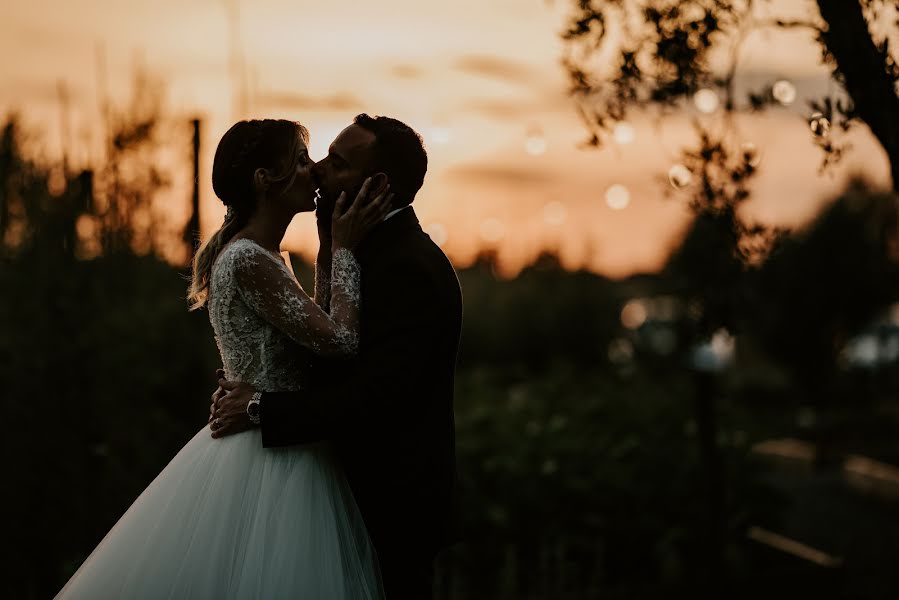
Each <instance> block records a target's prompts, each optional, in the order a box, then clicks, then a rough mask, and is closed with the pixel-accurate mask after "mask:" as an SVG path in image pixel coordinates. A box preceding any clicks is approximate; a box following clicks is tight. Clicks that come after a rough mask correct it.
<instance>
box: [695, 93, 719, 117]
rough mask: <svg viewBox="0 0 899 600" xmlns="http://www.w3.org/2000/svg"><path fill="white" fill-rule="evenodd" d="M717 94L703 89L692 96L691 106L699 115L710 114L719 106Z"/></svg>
mask: <svg viewBox="0 0 899 600" xmlns="http://www.w3.org/2000/svg"><path fill="white" fill-rule="evenodd" d="M720 103H721V102H720V100H719V99H718V92H716V91H715V90H712V89H709V88H703V89H701V90H699V91H697V92H696V93H695V94H693V104H695V105H696V108H697V110H699V112H701V113H705V114H711V113H713V112H715V111H716V110H718V105H719V104H720Z"/></svg>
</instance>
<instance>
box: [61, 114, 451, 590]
mask: <svg viewBox="0 0 899 600" xmlns="http://www.w3.org/2000/svg"><path fill="white" fill-rule="evenodd" d="M308 143H309V133H308V131H307V130H306V128H305V127H303V126H302V125H300V124H299V123H296V122H293V121H287V120H274V119H265V120H252V121H240V122H238V123H236V124H235V125H234V126H232V127H231V128H230V129H229V130H228V131H227V132H226V133H225V134H224V136H223V137H222V138H221V141H220V142H219V144H218V148H217V149H216V152H215V159H214V161H213V168H212V186H213V189H214V190H215V194H216V196H218V198H219V199H220V200H221V201H222V202H223V203H224V205H225V206H226V207H227V213H226V216H225V220H224V223H223V224H222V226H221V227H220V228H219V229H218V231H216V232H215V233H214V234H213V235H212V236H211V237H210V238H209V239H208V240H207V241H206V242H205V243H204V244H203V245H202V246H201V247H200V249H199V250H198V251H197V253H196V256H195V257H194V262H193V276H192V280H191V285H190V290H189V300H190V302H191V306H192V308H193V309H199V308H206V309H207V310H208V312H209V318H210V321H211V323H212V329H213V331H214V333H215V339H216V343H217V345H218V349H219V352H220V354H221V361H222V365H223V369H222V370H220V371H219V372H218V377H219V387H218V389H217V390H216V391H215V392H214V393H213V395H212V406H211V407H210V418H209V423H208V424H207V425H206V426H205V427H204V428H203V429H201V430H200V431H199V432H198V433H197V434H196V435H195V436H194V437H193V438H192V439H191V440H190V441H189V442H188V443H187V444H186V445H185V446H184V447H183V448H182V449H181V450H180V451H179V452H178V454H177V455H176V456H175V457H174V458H173V459H172V460H171V462H170V463H169V464H168V466H166V467H165V469H163V471H162V472H161V473H160V474H159V475H158V476H157V477H156V479H154V480H153V482H152V483H151V484H150V485H149V486H148V487H147V488H146V489H145V490H144V491H143V493H141V495H140V496H139V497H138V498H137V500H136V501H135V502H134V503H133V504H132V505H131V507H130V508H129V509H128V511H127V512H126V513H125V514H124V515H123V516H122V517H121V519H120V520H119V521H118V522H117V523H116V525H115V526H114V527H113V528H112V530H110V531H109V533H108V534H107V535H106V537H105V538H104V539H103V541H102V542H101V543H100V544H99V545H98V546H97V547H96V548H95V549H94V551H93V553H92V554H91V555H90V556H89V557H88V558H87V560H86V561H85V562H84V563H83V564H82V566H81V567H80V569H79V570H78V571H77V572H76V573H75V575H73V576H72V578H71V579H70V580H69V582H68V583H67V584H66V586H65V587H64V588H63V589H62V591H60V593H59V595H58V596H57V598H64V599H74V598H86V599H91V600H98V599H106V598H109V599H113V598H122V599H141V598H146V599H148V600H159V599H163V598H170V599H179V600H181V599H206V598H208V599H230V598H234V599H244V598H248V599H249V598H257V599H260V600H262V599H264V600H274V599H281V598H284V599H288V598H290V599H293V598H302V599H322V600H342V599H347V600H369V599H380V598H387V599H388V600H404V599H425V598H431V596H432V581H433V561H434V558H435V556H436V555H437V553H438V552H439V551H440V550H441V549H442V548H443V547H445V546H446V545H447V544H448V543H449V541H450V540H451V539H452V537H451V536H452V535H453V533H452V527H451V523H452V521H453V519H452V513H453V508H452V507H453V505H454V500H453V498H454V488H455V482H456V465H455V428H454V417H453V380H454V373H455V364H456V355H457V352H458V346H459V336H460V331H461V324H462V295H461V291H460V289H459V282H458V279H457V277H456V274H455V271H454V270H453V267H452V265H451V264H450V261H449V260H448V259H447V258H446V256H445V255H444V254H443V252H442V251H441V250H440V248H439V247H438V246H437V245H436V244H434V243H433V242H432V241H431V239H430V238H429V237H428V235H427V234H425V233H424V232H423V231H422V229H421V226H420V225H419V222H418V219H417V217H416V215H415V211H414V209H413V208H412V204H413V201H414V199H415V196H416V194H417V193H418V191H419V189H420V188H421V186H422V184H423V183H424V178H425V173H426V171H427V162H428V161H427V154H426V151H425V148H424V145H423V143H422V139H421V137H420V136H419V135H418V134H417V133H416V132H415V131H414V130H413V129H411V128H410V127H409V126H407V125H406V124H404V123H402V122H400V121H398V120H396V119H392V118H389V117H371V116H369V115H365V114H361V115H359V116H357V117H356V118H355V120H354V121H353V123H352V124H351V125H349V126H348V127H347V128H346V129H344V130H343V131H342V132H341V133H340V134H339V135H338V136H337V138H336V139H335V140H334V141H333V143H332V144H331V146H330V148H329V152H328V155H327V156H326V157H325V158H324V159H322V160H321V161H319V162H317V163H316V162H313V161H312V160H311V159H310V158H309V154H308V149H307V148H308ZM303 212H314V213H315V218H316V221H317V225H318V235H319V242H320V246H319V252H318V257H317V260H316V263H315V285H314V290H313V294H312V296H311V297H310V295H308V294H307V293H306V292H305V291H304V290H303V288H302V287H301V286H300V284H299V282H298V281H297V279H296V277H295V276H294V274H293V271H292V269H291V268H290V266H289V265H288V264H287V263H286V262H285V261H284V258H283V257H282V255H281V241H282V239H283V237H284V234H285V232H286V230H287V227H288V225H289V224H290V222H291V221H292V219H293V217H294V216H295V215H296V214H298V213H303Z"/></svg>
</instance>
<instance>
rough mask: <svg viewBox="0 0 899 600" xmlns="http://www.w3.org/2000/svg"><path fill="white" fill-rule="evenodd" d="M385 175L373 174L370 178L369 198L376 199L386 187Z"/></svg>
mask: <svg viewBox="0 0 899 600" xmlns="http://www.w3.org/2000/svg"><path fill="white" fill-rule="evenodd" d="M387 183H388V181H387V173H375V174H374V175H372V176H371V185H370V186H369V188H368V196H369V198H376V197H377V196H378V194H380V193H381V192H383V191H384V189H385V188H386V187H387Z"/></svg>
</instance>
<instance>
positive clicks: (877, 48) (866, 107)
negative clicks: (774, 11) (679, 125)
mask: <svg viewBox="0 0 899 600" xmlns="http://www.w3.org/2000/svg"><path fill="white" fill-rule="evenodd" d="M573 4H574V5H575V8H576V10H575V13H574V15H573V16H572V18H571V20H570V23H569V26H568V29H567V31H565V32H564V33H563V38H564V39H565V40H566V42H567V44H568V46H569V49H570V50H571V52H570V55H569V57H568V58H567V59H566V63H565V64H566V68H567V71H568V73H569V77H570V82H571V94H572V95H573V96H574V97H575V98H576V99H577V101H578V108H579V111H580V114H581V116H582V117H583V120H584V123H585V124H586V126H587V128H588V130H589V132H590V143H591V144H593V145H596V146H599V145H601V144H602V143H604V141H605V138H606V136H607V135H608V133H609V132H610V131H611V129H612V127H613V126H614V124H615V123H616V122H617V121H620V120H622V119H624V118H625V116H626V115H627V114H628V113H629V112H630V111H631V110H632V109H634V108H645V107H648V106H656V107H661V108H663V109H668V108H672V107H676V106H678V105H680V104H682V103H683V102H684V101H685V100H686V99H688V98H690V97H691V96H692V95H693V94H695V93H696V92H697V91H699V90H700V89H703V88H710V89H713V90H716V91H720V92H721V93H722V94H723V96H724V100H725V101H724V113H725V115H726V117H727V116H728V115H730V114H732V113H734V112H738V111H743V110H751V111H758V110H763V109H764V108H766V107H767V106H768V105H770V104H772V103H774V102H775V101H776V100H775V96H776V93H775V91H774V90H773V86H772V85H769V86H768V87H767V88H766V89H764V90H761V91H756V92H749V93H748V94H746V95H745V97H738V95H737V91H736V86H735V79H736V77H737V76H738V74H739V73H738V68H739V62H738V57H739V53H740V47H741V42H742V41H743V40H744V39H745V38H746V35H747V34H748V33H749V32H750V31H752V30H754V29H759V28H777V29H795V28H800V29H806V30H808V31H809V32H811V33H812V34H813V35H814V39H815V40H816V42H817V43H818V44H819V46H820V50H821V60H822V62H823V64H824V65H825V66H827V67H828V68H829V69H830V71H831V76H832V78H833V80H834V81H835V82H836V83H837V84H838V85H840V86H841V87H842V89H843V91H844V92H845V97H844V98H839V99H834V98H825V99H822V100H820V101H815V102H812V103H811V109H812V111H814V113H819V114H818V115H816V116H815V118H814V119H812V120H811V122H810V125H811V126H812V127H811V128H812V133H813V135H814V136H815V137H814V139H815V143H816V144H817V145H819V146H820V147H821V148H822V149H823V150H824V151H825V153H826V155H827V156H828V158H829V159H833V158H839V155H840V153H841V151H842V147H841V146H840V144H839V143H838V142H837V141H835V140H833V139H832V138H833V135H832V129H833V128H832V127H831V125H838V126H839V128H840V129H841V130H847V129H849V128H850V127H851V126H852V125H853V124H854V123H856V122H864V123H865V124H866V125H867V126H868V127H869V128H870V130H871V132H872V133H873V134H874V136H875V137H876V138H877V140H878V141H879V142H880V144H881V145H882V146H883V148H884V150H885V151H886V153H887V155H888V156H889V159H890V165H891V171H892V175H893V186H894V189H896V190H899V96H897V91H896V83H897V81H899V66H897V59H896V54H895V51H894V50H893V49H891V47H890V43H891V40H893V41H895V38H896V35H897V34H899V15H897V13H896V11H895V2H894V1H891V0H816V2H815V4H817V7H818V13H819V14H817V15H810V16H809V18H808V19H806V20H793V19H786V18H783V19H781V18H773V19H772V18H761V17H759V14H758V10H757V9H758V8H759V7H760V6H768V7H770V6H771V4H772V3H771V2H769V1H767V0H687V1H680V0H642V1H637V0H574V2H573ZM716 53H726V55H727V56H728V58H729V61H728V65H727V68H726V69H725V70H723V71H716V70H715V69H714V68H713V66H712V60H711V58H712V55H713V54H716ZM600 57H601V61H600V60H598V59H599V58H600ZM772 84H773V82H772Z"/></svg>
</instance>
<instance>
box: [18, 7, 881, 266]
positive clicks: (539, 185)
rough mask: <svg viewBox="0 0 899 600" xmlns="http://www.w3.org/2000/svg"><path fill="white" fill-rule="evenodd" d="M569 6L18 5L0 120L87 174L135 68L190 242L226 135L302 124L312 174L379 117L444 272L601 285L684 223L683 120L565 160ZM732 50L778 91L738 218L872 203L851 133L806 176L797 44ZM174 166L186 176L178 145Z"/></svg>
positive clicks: (289, 242) (658, 251) (768, 42)
mask: <svg viewBox="0 0 899 600" xmlns="http://www.w3.org/2000/svg"><path fill="white" fill-rule="evenodd" d="M774 4H777V3H774ZM568 7H569V4H567V3H565V2H549V3H548V2H545V1H544V0H529V1H520V0H514V1H513V0H497V1H495V2H482V1H480V0H463V1H460V2H454V3H427V4H423V3H421V2H417V1H415V0H381V1H380V2H377V3H374V2H372V3H360V4H358V5H354V6H353V9H352V10H351V11H350V10H347V8H346V7H345V6H342V5H332V4H328V3H320V2H311V1H300V2H288V1H287V0H260V1H258V2H253V3H252V4H251V3H249V2H240V1H239V0H215V1H213V0H201V1H198V2H192V3H188V4H185V3H183V2H174V1H173V0H162V1H160V2H156V3H152V4H149V3H142V2H136V1H123V2H111V1H109V0H74V1H70V2H63V1H62V0H40V1H38V2H33V3H27V4H26V3H17V4H14V5H12V6H9V7H6V10H5V12H6V18H5V19H4V21H3V23H2V24H0V49H2V50H3V51H5V55H6V56H15V57H17V60H8V61H4V63H3V64H2V65H0V109H2V110H4V111H9V110H13V109H16V110H18V111H19V112H20V113H21V114H22V115H23V117H24V119H25V122H26V124H28V125H31V126H33V127H36V128H40V129H42V130H43V133H44V138H42V139H43V141H42V142H41V143H42V144H43V146H42V147H43V148H44V152H45V154H46V155H48V156H58V155H59V154H60V153H61V150H60V147H61V146H62V144H63V143H65V144H66V146H67V148H68V150H69V153H70V156H71V158H72V159H73V160H74V161H81V162H82V163H85V162H87V161H89V160H95V159H97V157H98V152H97V150H96V148H97V147H98V144H99V140H100V135H101V134H100V127H99V123H100V120H99V108H98V104H99V98H101V97H102V95H103V93H105V92H108V93H109V95H110V96H111V97H113V98H115V99H116V100H117V101H119V103H120V104H124V102H125V99H126V98H127V97H128V92H129V85H130V81H131V78H132V76H133V73H134V65H135V64H142V65H145V67H146V68H147V69H148V70H149V71H150V72H151V73H152V74H154V75H155V76H158V77H160V78H161V79H162V80H163V81H164V83H165V85H166V89H167V99H168V101H167V114H168V116H169V117H172V118H175V117H176V116H177V117H178V118H179V119H180V118H182V117H183V119H184V120H185V121H186V120H187V118H189V117H192V116H194V115H201V116H202V117H203V128H204V129H203V140H202V141H203V145H202V157H201V182H202V188H201V207H202V215H201V216H202V219H201V225H202V232H203V234H204V236H207V235H209V233H211V232H212V231H213V230H214V229H215V228H216V227H218V225H219V224H220V223H221V220H222V217H223V215H224V208H223V207H222V206H221V204H220V203H219V202H218V201H217V199H216V198H215V196H214V195H213V193H212V190H211V185H210V184H209V183H208V182H209V174H210V170H211V163H212V153H213V151H214V149H215V145H216V143H217V141H218V138H219V137H220V136H221V135H222V133H224V131H225V130H226V129H227V128H228V127H229V126H230V124H231V123H232V122H233V121H234V120H236V119H237V118H238V117H250V116H252V117H266V116H271V117H283V118H290V119H296V120H299V121H301V122H302V123H303V124H304V125H306V126H307V127H308V128H309V129H310V132H311V143H310V155H311V156H312V157H313V158H316V159H318V158H321V157H323V156H325V154H326V153H327V149H328V146H329V145H330V143H331V141H332V140H333V138H334V137H335V136H336V135H337V134H338V133H339V132H340V130H341V129H343V127H345V126H346V125H347V124H349V123H350V122H351V120H352V118H353V117H354V116H355V115H356V114H357V113H359V112H369V113H371V114H388V115H390V116H395V117H397V118H400V119H402V120H404V121H406V122H408V123H409V124H410V125H412V126H413V127H414V128H416V129H417V130H418V131H419V132H420V133H421V134H422V136H423V137H424V139H425V142H426V145H427V147H428V152H429V158H430V167H429V173H428V178H427V180H426V183H425V187H424V188H423V189H422V191H421V193H420V195H419V197H418V198H417V199H416V202H415V209H416V212H417V213H418V215H419V218H420V220H421V221H422V225H423V226H424V227H425V229H426V230H427V231H428V232H429V233H430V235H431V236H432V237H433V238H434V239H435V241H436V242H438V243H439V244H440V245H441V246H442V247H443V248H444V249H445V250H446V252H447V253H448V254H449V255H450V257H451V258H452V259H453V260H454V262H456V264H458V265H466V264H468V263H470V262H471V261H472V260H474V258H475V257H476V256H477V254H478V253H479V252H480V251H481V250H494V251H496V253H497V255H498V256H499V258H500V260H501V262H502V272H503V273H505V274H514V273H515V272H517V271H518V270H519V269H521V268H522V267H523V266H525V265H527V264H529V263H530V262H532V261H533V260H534V259H535V258H536V257H537V256H539V254H540V253H541V252H543V251H544V250H547V249H548V250H551V251H554V252H556V253H558V254H559V257H560V259H561V261H562V264H563V265H564V266H565V267H567V268H572V269H577V268H586V269H590V270H593V271H597V272H602V273H605V274H607V275H610V276H615V277H619V276H624V275H627V274H630V273H633V272H638V271H652V270H655V269H657V268H659V267H660V266H661V265H662V264H663V262H664V260H665V258H666V256H667V252H668V251H669V249H670V247H671V245H672V244H673V243H675V242H676V241H677V239H678V236H679V235H681V233H682V231H683V229H684V227H685V225H686V223H687V221H688V218H689V213H688V211H687V209H686V203H685V202H684V198H683V196H682V195H681V194H683V193H685V192H682V191H678V190H679V189H681V188H685V187H687V186H688V185H689V183H690V181H691V180H692V174H690V173H689V171H688V170H685V169H686V167H683V168H681V167H682V165H678V164H677V162H678V160H679V158H678V149H679V148H680V147H681V146H682V145H683V144H684V143H687V142H689V141H690V140H691V139H692V133H691V130H690V122H689V118H690V117H689V116H688V115H683V116H677V117H675V118H672V119H669V120H666V121H665V122H663V123H661V124H660V123H658V122H656V121H655V120H654V119H653V118H650V117H649V116H647V115H641V114H636V113H635V114H632V115H629V116H628V120H627V121H626V122H622V123H619V124H617V125H616V126H615V128H614V131H613V135H612V138H611V141H612V143H610V144H609V146H608V147H607V148H604V149H602V150H600V151H595V150H586V149H583V148H581V147H580V144H581V142H583V141H584V139H585V138H586V133H585V131H584V129H583V126H582V124H581V122H580V121H579V120H578V117H577V115H576V113H575V110H574V107H573V104H572V102H571V101H570V100H569V99H568V98H567V97H566V95H565V90H566V87H567V86H566V80H565V75H564V73H563V71H562V68H561V67H560V65H559V58H560V56H561V54H562V44H561V41H560V40H559V36H558V33H559V31H560V30H561V29H562V27H563V23H564V16H565V14H566V13H567V10H568ZM235 8H236V11H235V10H234V9H235ZM772 10H773V9H772ZM513 20H514V27H512V26H510V23H511V22H512V21H513ZM748 44H749V46H748V48H747V50H746V51H745V52H744V55H745V56H746V64H747V69H748V70H749V71H750V77H751V81H749V82H742V83H740V85H743V86H744V87H747V86H748V87H753V88H755V87H757V86H758V84H759V82H762V81H765V82H767V83H769V84H771V83H774V82H778V84H777V86H775V89H774V92H773V93H774V95H775V97H776V98H777V100H778V101H779V102H780V104H781V105H782V108H777V109H775V110H772V111H770V112H769V113H766V114H765V115H763V116H761V117H759V116H745V117H740V118H739V119H738V120H737V122H738V129H739V130H740V132H741V133H742V134H744V135H746V139H745V144H744V152H745V153H746V154H747V160H752V161H758V162H760V163H761V166H760V173H761V175H760V177H759V179H758V181H757V184H756V186H755V192H756V195H755V197H754V199H753V200H752V201H751V202H750V203H748V204H747V206H746V208H745V210H746V211H747V212H748V213H749V214H751V216H752V217H754V218H757V219H760V220H762V221H765V222H770V223H776V224H782V225H787V226H795V225H798V224H801V223H802V222H804V221H806V220H808V219H809V218H810V217H811V216H812V215H813V214H814V213H815V211H816V210H817V208H818V207H819V206H820V205H821V202H822V201H824V200H826V199H827V198H828V197H830V196H833V195H834V194H836V193H838V191H839V190H840V186H841V185H842V182H843V181H845V180H846V179H847V177H848V175H849V173H857V172H861V173H864V174H866V175H867V176H869V177H870V178H871V179H872V180H873V181H875V182H876V183H878V184H884V183H885V182H886V181H887V179H888V169H887V164H886V159H885V156H884V154H883V152H882V151H881V150H880V148H879V147H878V146H877V145H876V143H875V142H874V141H873V139H872V137H871V135H870V134H869V133H868V132H867V130H866V129H864V128H858V131H857V132H855V133H854V134H853V135H852V136H851V141H852V143H853V146H854V147H853V150H852V151H851V152H850V153H849V154H848V156H847V158H846V159H845V161H844V164H843V165H841V166H840V168H839V169H838V170H836V171H835V172H834V173H833V174H832V175H825V176H820V175H819V174H818V166H819V164H820V160H821V157H820V155H819V152H818V150H817V149H816V148H815V147H814V146H813V144H812V142H811V132H810V129H811V131H812V132H816V133H817V132H820V131H823V130H824V128H826V127H829V125H830V124H829V123H824V122H823V121H822V120H821V119H820V118H817V117H812V116H811V115H809V114H806V113H805V112H804V111H805V110H806V108H805V106H806V102H805V101H806V99H807V98H809V97H811V96H812V95H815V94H820V93H822V92H823V91H826V90H827V89H829V88H828V85H829V84H828V83H827V77H826V72H825V71H824V70H823V69H822V68H821V67H820V66H818V65H817V59H818V52H817V49H816V47H815V45H814V44H813V43H812V41H811V39H810V38H809V36H808V35H807V34H803V33H801V32H795V31H794V32H787V33H770V32H769V33H768V34H765V36H762V35H756V34H753V35H752V36H750V39H749V41H748ZM60 83H62V84H64V86H63V87H64V89H65V90H66V91H67V94H66V97H67V101H66V103H65V107H67V108H64V106H63V103H62V102H61V94H60ZM738 83H739V82H738ZM719 102H720V99H719V97H718V95H717V93H716V92H715V91H714V90H701V91H700V92H699V93H697V94H696V96H695V97H694V99H693V103H692V104H693V106H692V107H691V108H692V109H695V110H698V111H699V113H700V117H701V118H704V119H714V118H715V115H716V114H720V112H721V109H720V107H719ZM64 113H65V117H66V119H67V120H68V122H69V123H70V126H69V128H68V131H67V133H65V134H63V131H62V128H61V126H60V123H61V121H62V120H63V116H62V115H63V114H64ZM65 136H67V137H65ZM64 137H65V139H66V141H65V142H62V141H61V140H62V139H63V138H64ZM184 143H185V144H186V143H187V140H185V141H184ZM174 154H176V155H177V156H180V157H184V158H183V159H180V160H183V161H184V168H185V170H187V169H189V165H188V164H187V160H188V158H187V156H188V152H187V146H186V145H185V147H184V151H180V150H179V151H177V152H174ZM762 156H764V160H763V161H762V160H761V157H762ZM188 180H189V174H188V175H187V176H185V175H184V174H183V173H182V174H180V175H179V176H178V178H177V185H176V186H175V187H174V188H173V190H172V192H171V194H170V200H169V202H171V210H170V211H168V212H170V213H171V220H172V223H173V226H174V225H176V223H177V222H178V220H179V219H181V218H183V215H185V214H186V210H187V209H186V207H185V203H186V202H187V199H188V198H189V183H188ZM616 186H617V187H616ZM666 188H667V190H666ZM666 194H667V195H668V196H670V197H667V196H666ZM315 234H316V232H315V227H314V223H313V222H312V217H311V216H310V215H299V216H298V217H297V218H296V220H295V222H294V224H293V225H292V226H291V229H290V230H289V232H288V237H287V239H286V243H285V246H286V247H287V248H289V249H291V250H296V251H300V252H301V253H302V254H304V255H305V256H307V257H311V256H312V255H313V253H314V251H315V249H316V248H317V242H316V240H315Z"/></svg>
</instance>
